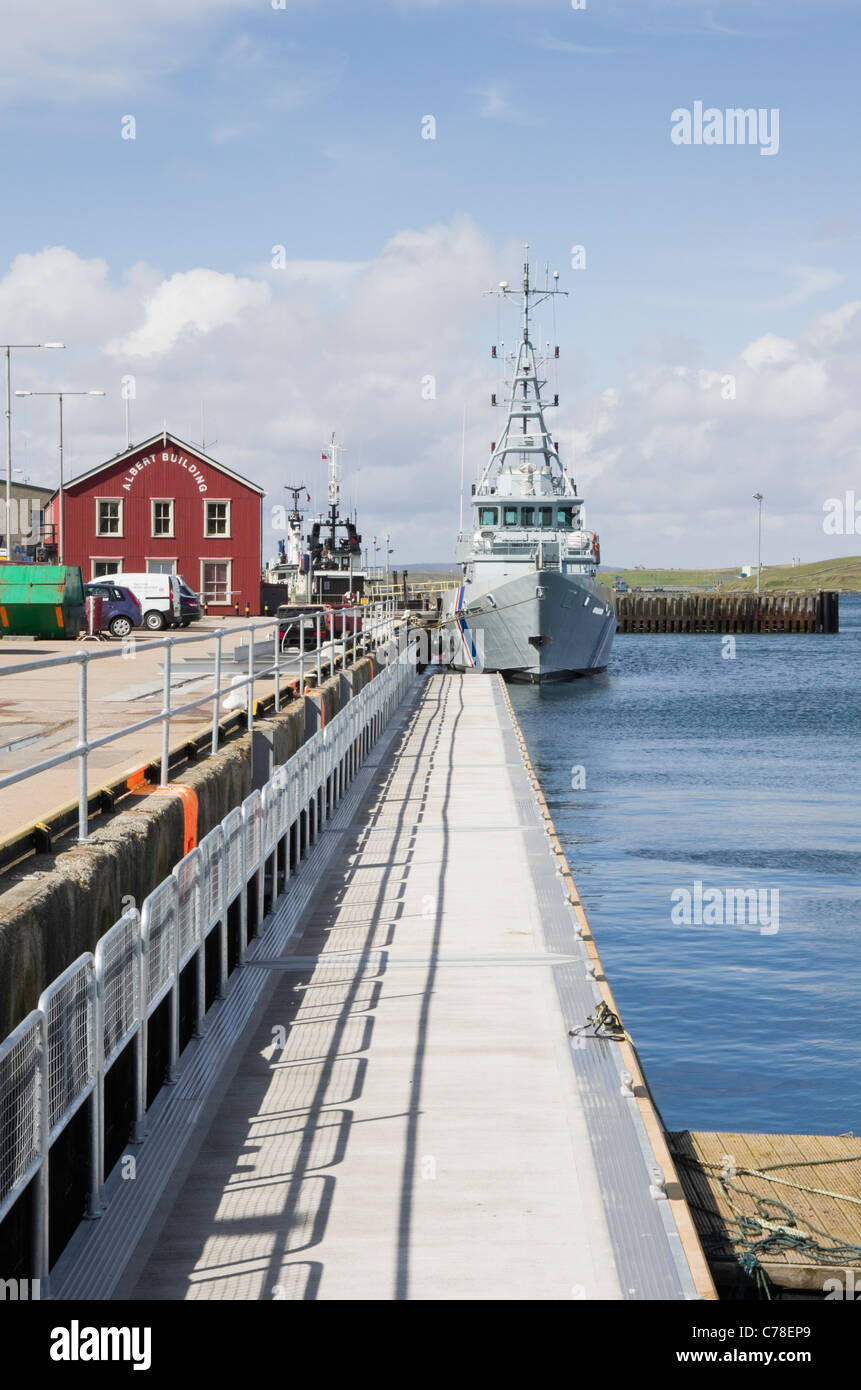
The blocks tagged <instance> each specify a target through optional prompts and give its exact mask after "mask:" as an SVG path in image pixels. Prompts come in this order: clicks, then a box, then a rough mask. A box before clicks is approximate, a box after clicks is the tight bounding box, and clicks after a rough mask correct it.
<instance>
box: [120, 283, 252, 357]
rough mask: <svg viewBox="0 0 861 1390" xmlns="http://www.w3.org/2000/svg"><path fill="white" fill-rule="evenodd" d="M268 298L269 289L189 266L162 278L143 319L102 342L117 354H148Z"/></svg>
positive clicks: (209, 330)
mask: <svg viewBox="0 0 861 1390" xmlns="http://www.w3.org/2000/svg"><path fill="white" fill-rule="evenodd" d="M268 302H269V288H268V286H267V285H265V284H260V283H259V282H257V283H255V282H254V281H252V280H240V279H237V277H236V276H235V275H220V274H219V273H218V272H217V271H215V270H201V269H198V270H189V271H186V272H185V273H182V274H178V275H172V276H171V277H170V279H169V280H165V281H163V282H162V284H160V285H159V287H158V289H157V290H156V291H155V293H154V294H153V295H152V296H151V298H150V299H149V300H148V301H147V302H146V304H145V305H144V320H143V323H142V324H141V325H140V326H139V327H138V328H135V329H134V330H133V331H132V332H131V333H130V334H128V335H127V336H126V337H125V338H122V339H119V340H117V341H115V342H112V343H110V344H109V345H108V351H109V352H112V353H114V354H115V355H117V356H120V355H122V354H125V355H127V356H129V357H150V356H152V355H153V354H154V353H165V352H167V351H168V350H169V349H170V348H172V347H173V345H174V343H175V342H176V340H177V338H178V337H179V336H180V334H181V333H183V332H192V333H195V334H201V333H212V332H213V331H214V330H215V329H217V328H224V327H226V326H227V325H228V324H231V325H233V324H237V323H238V322H239V320H240V319H241V318H243V317H244V316H246V315H247V314H248V313H249V312H253V311H254V310H255V309H260V308H263V307H264V306H265V305H266V304H268Z"/></svg>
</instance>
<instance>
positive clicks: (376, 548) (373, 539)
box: [371, 536, 380, 579]
mask: <svg viewBox="0 0 861 1390" xmlns="http://www.w3.org/2000/svg"><path fill="white" fill-rule="evenodd" d="M371 545H372V546H373V547H374V578H375V579H379V577H380V576H379V573H378V569H379V566H378V565H377V552H378V551H379V549H380V546H379V542H378V540H377V538H376V536H371Z"/></svg>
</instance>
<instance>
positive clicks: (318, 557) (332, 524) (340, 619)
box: [263, 434, 366, 643]
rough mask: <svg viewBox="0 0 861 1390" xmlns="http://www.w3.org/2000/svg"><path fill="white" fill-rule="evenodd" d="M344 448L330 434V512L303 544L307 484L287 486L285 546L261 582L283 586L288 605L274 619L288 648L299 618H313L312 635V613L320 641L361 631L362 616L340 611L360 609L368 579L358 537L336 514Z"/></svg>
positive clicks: (281, 606)
mask: <svg viewBox="0 0 861 1390" xmlns="http://www.w3.org/2000/svg"><path fill="white" fill-rule="evenodd" d="M342 447H343V446H342V445H340V444H336V443H335V436H334V434H333V435H332V439H331V442H330V444H329V445H328V446H327V448H326V449H325V450H324V451H323V453H322V458H323V460H324V462H327V463H328V465H329V481H328V487H327V499H328V509H327V513H326V514H325V515H323V516H319V517H318V518H317V520H316V521H314V522H313V524H312V526H311V530H310V531H309V533H308V535H307V538H306V544H305V545H303V541H302V512H301V511H300V509H299V496H300V494H301V493H302V492H303V490H304V488H305V484H304V483H299V484H298V485H297V486H295V487H294V486H293V485H292V484H288V487H287V490H288V492H290V493H292V494H293V507H292V509H291V511H290V513H289V515H288V517H287V541H286V543H285V542H284V541H281V542H279V547H278V549H279V554H278V558H277V559H276V560H273V561H271V562H270V564H269V566H268V567H267V569H266V571H265V573H264V575H263V580H264V582H265V583H268V584H273V585H280V586H284V585H286V587H287V598H288V601H287V602H286V603H281V604H279V606H278V619H279V630H280V635H281V639H282V641H284V640H285V639H286V641H287V642H288V643H291V642H298V640H299V637H298V628H299V625H298V622H297V621H296V618H297V616H298V614H299V613H304V614H306V615H307V614H310V615H311V617H310V618H307V617H306V620H305V621H304V623H303V626H304V627H305V629H306V632H307V633H308V634H310V631H311V630H312V629H313V630H316V622H315V612H316V610H320V614H321V629H320V632H321V640H328V638H329V637H342V636H346V635H350V634H352V633H353V631H354V630H355V631H357V632H359V631H361V627H362V622H361V616H360V615H358V614H356V613H350V612H345V611H344V610H349V609H354V608H356V607H357V606H359V605H360V604H362V602H363V597H364V592H365V578H366V575H365V571H364V569H363V568H362V549H361V547H362V537H361V536H360V535H359V534H358V532H357V530H356V526H355V522H354V520H352V519H351V518H350V517H342V516H341V512H340V500H341V483H340V467H339V454H340V452H341V449H342ZM306 496H308V494H307V493H306ZM309 500H310V499H309Z"/></svg>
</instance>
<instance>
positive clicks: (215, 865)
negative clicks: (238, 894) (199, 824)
mask: <svg viewBox="0 0 861 1390" xmlns="http://www.w3.org/2000/svg"><path fill="white" fill-rule="evenodd" d="M200 851H201V854H202V855H203V857H204V859H205V861H206V877H205V880H204V892H205V899H204V909H203V921H204V930H205V931H209V929H210V927H213V926H214V925H215V923H216V922H217V921H219V919H220V917H221V914H222V911H223V910H224V835H223V832H222V829H221V826H220V825H217V826H216V827H215V829H214V830H210V832H209V834H208V835H204V837H203V839H202V840H201V842H200Z"/></svg>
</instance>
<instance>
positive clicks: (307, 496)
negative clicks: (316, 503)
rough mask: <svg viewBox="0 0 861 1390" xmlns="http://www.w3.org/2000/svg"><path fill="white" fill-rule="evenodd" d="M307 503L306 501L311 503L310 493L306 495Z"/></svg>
mask: <svg viewBox="0 0 861 1390" xmlns="http://www.w3.org/2000/svg"><path fill="white" fill-rule="evenodd" d="M305 501H306V502H310V501H311V494H310V492H306V493H305Z"/></svg>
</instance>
